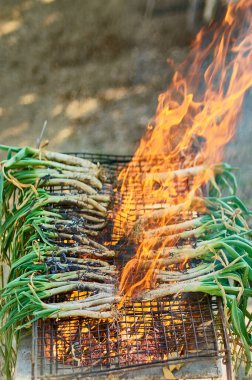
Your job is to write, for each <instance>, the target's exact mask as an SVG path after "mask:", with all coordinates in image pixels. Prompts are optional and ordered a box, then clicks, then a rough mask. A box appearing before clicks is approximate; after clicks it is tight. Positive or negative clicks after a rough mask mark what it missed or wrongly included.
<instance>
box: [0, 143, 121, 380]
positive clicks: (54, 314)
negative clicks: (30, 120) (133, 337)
mask: <svg viewBox="0 0 252 380" xmlns="http://www.w3.org/2000/svg"><path fill="white" fill-rule="evenodd" d="M0 149H3V150H7V158H6V160H4V161H2V162H1V174H0V236H1V241H0V252H1V263H2V265H3V266H5V270H3V267H2V288H1V290H0V302H1V310H0V321H1V328H0V338H1V342H0V343H1V344H0V349H1V353H2V356H3V363H4V368H3V371H4V372H5V374H6V376H7V378H11V377H12V374H13V368H14V365H15V358H16V355H15V351H16V350H15V341H16V343H17V342H18V337H19V331H20V329H21V328H22V327H23V326H26V325H29V324H31V322H32V321H35V320H37V319H38V318H47V317H51V318H59V317H67V316H85V317H90V318H109V317H111V316H113V315H114V312H113V304H114V303H115V302H116V301H117V297H116V286H115V285H116V281H117V277H118V276H117V271H116V268H115V266H114V265H112V264H110V262H109V261H110V259H111V258H112V257H113V256H114V255H115V253H114V251H112V250H110V249H108V248H106V247H105V246H103V245H101V244H99V243H98V242H97V236H99V233H100V232H101V230H102V229H103V228H104V227H105V225H106V215H107V206H108V203H109V201H110V199H109V197H108V196H107V195H104V194H102V193H100V192H99V191H100V190H101V189H102V187H103V182H104V181H105V174H104V171H103V169H102V168H101V167H100V166H99V164H98V165H95V164H93V163H91V162H90V161H88V160H84V159H81V158H78V157H72V156H70V155H64V154H59V153H53V152H48V151H43V150H36V149H32V148H24V149H19V148H11V147H6V146H0ZM52 186H53V188H52ZM52 189H53V190H52ZM64 189H67V190H64ZM69 189H70V190H69ZM6 268H8V271H7V270H6ZM7 272H8V273H7ZM73 291H78V292H82V293H81V294H83V296H81V297H79V299H77V300H71V294H72V292H73ZM60 295H64V298H63V299H62V298H60V297H59V296H60ZM53 296H54V298H53V299H52V297H53ZM60 300H61V301H62V300H63V301H64V302H60Z"/></svg>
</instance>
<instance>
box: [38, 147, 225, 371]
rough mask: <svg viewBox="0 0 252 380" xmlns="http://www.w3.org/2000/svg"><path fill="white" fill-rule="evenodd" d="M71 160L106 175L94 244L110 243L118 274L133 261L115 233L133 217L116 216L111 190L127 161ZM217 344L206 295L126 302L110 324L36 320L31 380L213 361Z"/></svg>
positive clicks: (216, 322) (213, 307) (214, 312)
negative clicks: (106, 206) (102, 221)
mask: <svg viewBox="0 0 252 380" xmlns="http://www.w3.org/2000/svg"><path fill="white" fill-rule="evenodd" d="M74 155H77V156H79V157H82V158H87V159H90V160H91V161H93V162H95V163H97V162H99V163H100V164H101V165H102V166H103V167H104V168H105V169H106V172H107V182H106V184H105V185H104V186H103V189H102V190H101V193H103V194H110V195H111V197H112V201H111V207H110V210H109V215H108V224H107V227H106V228H105V229H104V230H103V232H102V234H101V235H100V236H99V243H105V242H106V245H108V246H109V244H108V243H110V245H111V246H112V248H113V249H114V250H116V251H118V256H117V258H116V259H114V264H116V265H117V267H118V268H122V267H123V266H124V265H125V263H126V262H127V261H128V260H129V258H130V257H131V256H132V255H134V253H135V247H134V245H130V244H127V242H126V241H125V236H124V231H123V230H122V231H121V232H120V225H121V224H122V223H123V222H124V221H125V219H124V218H127V224H130V223H131V222H132V215H131V213H130V212H129V213H128V215H127V216H124V215H120V216H118V214H117V213H116V211H117V210H118V207H120V204H121V202H122V199H121V194H120V191H119V190H118V189H117V187H118V184H117V185H115V184H116V178H117V175H118V173H119V171H120V170H121V169H122V167H124V166H125V165H126V164H127V162H129V160H130V159H131V157H130V156H111V155H96V154H87V153H86V154H85V153H83V154H80V153H79V154H78V153H74ZM136 165H139V162H138V163H136ZM137 169H139V168H137ZM135 186H136V189H135V190H136V191H138V190H139V191H138V193H139V197H140V198H139V204H141V189H140V188H139V184H138V183H137V182H136V185H135ZM50 190H51V191H52V192H61V193H62V192H66V191H69V188H68V189H66V188H63V187H61V188H57V189H55V188H51V189H50ZM134 211H135V210H132V213H134ZM141 213H144V209H139V215H141ZM115 215H117V219H115ZM123 219H124V220H123ZM115 224H117V226H119V228H117V231H119V232H118V233H119V236H116V241H117V244H116V245H115V242H114V241H112V231H113V226H114V225H115ZM114 238H115V236H114ZM82 296H83V294H82V293H81V292H79V293H77V292H75V294H74V295H73V294H69V296H68V297H67V299H78V298H81V297H82ZM65 299H66V298H65ZM54 301H55V300H54ZM56 301H64V297H63V298H62V296H60V297H58V298H57V300H56ZM222 339H223V326H222V324H221V322H220V318H219V308H218V305H217V301H216V300H215V299H213V298H211V297H209V296H207V295H205V294H201V293H197V294H196V293H195V294H182V295H179V296H177V297H163V298H162V299H159V300H155V301H151V302H139V301H136V302H133V301H131V300H128V301H126V302H125V304H124V306H123V308H122V309H121V310H120V313H119V315H118V316H117V318H115V319H114V320H109V321H107V320H94V319H88V318H80V317H78V318H76V317H75V318H64V319H57V320H56V319H47V320H44V321H42V320H40V321H39V322H37V323H35V324H34V328H33V353H34V363H35V369H34V377H35V378H43V377H46V376H50V375H64V374H69V373H82V374H86V375H88V374H94V375H95V374H99V373H101V372H102V371H111V370H115V369H117V370H118V369H124V368H128V367H134V366H136V367H138V366H142V365H145V364H151V363H167V362H176V361H178V360H180V361H181V360H183V361H186V360H189V359H190V360H191V359H195V358H198V359H199V358H200V357H204V358H206V357H209V358H210V357H214V358H217V357H219V356H220V355H222V354H223V352H221V351H220V349H219V347H218V341H220V340H222ZM60 378H62V377H60Z"/></svg>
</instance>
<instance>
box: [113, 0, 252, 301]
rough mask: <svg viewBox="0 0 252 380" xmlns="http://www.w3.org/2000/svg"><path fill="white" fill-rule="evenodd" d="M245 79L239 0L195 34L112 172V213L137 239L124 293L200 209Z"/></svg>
mask: <svg viewBox="0 0 252 380" xmlns="http://www.w3.org/2000/svg"><path fill="white" fill-rule="evenodd" d="M251 85H252V0H240V1H239V2H238V3H234V2H230V4H229V5H228V7H227V12H226V16H225V17H224V19H223V21H222V24H221V25H220V26H219V27H218V28H217V27H216V25H214V24H212V25H211V26H210V28H209V29H208V30H207V31H206V30H201V31H200V32H199V33H198V35H197V37H196V39H195V42H194V44H193V46H192V49H191V52H190V53H189V55H188V58H187V60H186V62H184V63H183V64H182V65H181V66H180V67H179V68H178V69H177V71H176V72H175V74H174V77H173V80H172V83H171V85H170V87H169V88H168V90H167V91H166V92H164V93H162V94H161V95H160V96H159V99H158V107H157V111H156V116H155V119H154V123H153V124H151V125H149V126H148V128H147V132H146V134H145V136H144V137H143V138H142V140H141V142H140V145H139V148H138V149H137V151H136V153H135V155H134V158H133V160H132V161H131V162H130V164H129V165H128V166H127V167H126V168H125V169H123V170H122V171H121V173H120V174H119V177H118V180H119V182H121V183H122V186H121V194H122V205H121V207H120V209H119V210H118V214H117V217H118V218H120V219H122V218H124V220H125V222H124V225H123V228H124V229H125V230H126V231H127V234H128V236H129V238H133V239H136V240H137V241H138V249H137V252H136V254H135V256H134V257H133V259H131V260H130V261H129V262H128V263H127V265H126V266H125V268H124V270H123V272H122V276H121V282H120V290H121V292H123V293H124V294H125V295H127V296H132V295H133V294H136V293H137V292H139V291H141V290H143V289H147V288H150V287H152V286H153V284H154V283H155V272H156V270H157V269H162V260H160V258H161V257H162V254H163V252H164V250H169V251H170V250H171V249H172V248H173V247H175V246H176V244H177V243H178V237H177V235H176V227H175V225H177V224H178V223H183V222H185V221H189V220H190V219H192V218H194V217H197V214H198V213H199V212H200V211H202V204H201V202H200V197H201V196H202V191H204V190H202V189H204V186H206V184H207V183H208V182H209V180H210V179H211V178H212V177H213V171H214V170H216V166H215V165H216V164H218V163H220V162H221V161H222V159H223V148H224V146H225V145H226V144H227V143H228V142H229V141H230V140H231V139H232V137H233V136H234V133H235V128H236V123H237V118H238V116H239V113H240V111H241V107H242V103H243V98H244V95H245V92H246V91H247V90H248V89H249V88H250V87H251ZM139 188H141V194H140V195H139ZM196 199H197V201H196ZM125 215H127V216H128V219H127V218H125ZM129 219H130V222H131V223H129ZM169 227H170V228H169ZM174 229H175V230H174ZM139 230H140V231H142V233H139ZM167 230H168V231H169V232H168V233H167ZM146 231H147V233H144V232H146ZM150 231H151V232H150ZM164 231H166V232H165V233H164ZM114 236H117V227H116V226H115V228H114ZM139 236H140V237H139Z"/></svg>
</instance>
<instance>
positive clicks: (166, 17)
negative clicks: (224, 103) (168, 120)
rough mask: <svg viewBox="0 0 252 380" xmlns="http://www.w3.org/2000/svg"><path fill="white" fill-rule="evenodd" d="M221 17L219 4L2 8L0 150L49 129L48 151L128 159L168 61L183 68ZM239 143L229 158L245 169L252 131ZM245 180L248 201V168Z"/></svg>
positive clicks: (64, 0)
mask: <svg viewBox="0 0 252 380" xmlns="http://www.w3.org/2000/svg"><path fill="white" fill-rule="evenodd" d="M223 7H225V1H224V0H223V1H221V0H218V1H217V0H127V1H125V0H106V1H102V0H74V1H69V0H0V8H1V9H0V143H1V144H7V145H20V146H25V145H32V146H35V144H36V139H37V138H38V136H39V135H40V132H41V130H42V127H43V124H44V122H45V121H46V120H47V129H46V133H45V135H44V138H46V139H48V140H49V141H50V145H49V148H50V149H52V150H58V151H66V152H67V151H68V152H71V151H88V152H99V153H117V154H131V153H133V152H134V150H135V149H136V146H137V143H138V141H139V139H140V136H141V135H142V134H143V133H144V130H145V128H146V125H147V123H148V120H149V119H150V118H151V116H153V115H154V113H155V108H156V105H157V99H158V94H159V93H160V92H162V91H164V90H165V89H166V88H167V86H168V84H169V81H170V80H171V76H172V73H173V70H172V68H171V66H170V65H168V64H167V58H168V57H169V58H172V59H173V60H174V61H175V62H180V61H182V60H183V59H184V57H185V56H186V53H187V51H188V49H189V45H190V43H191V41H192V40H193V36H194V35H195V33H196V32H197V31H198V30H199V29H200V27H201V25H202V24H204V23H205V24H206V23H207V22H208V21H209V20H210V18H211V17H214V18H218V15H219V14H220V13H221V10H222V8H223ZM243 124H246V123H243ZM244 130H246V133H244ZM238 135H239V138H238V140H237V141H238V146H239V149H237V148H236V147H237V142H236V145H235V148H234V147H231V148H230V149H229V153H228V158H230V161H232V163H233V162H234V163H236V164H237V165H239V166H242V167H244V165H247V164H248V161H249V159H250V150H249V143H250V141H251V138H252V131H249V130H248V128H247V129H246V127H245V129H244V128H242V132H239V133H238ZM241 147H242V149H241ZM250 163H251V160H250ZM241 173H243V174H241V177H242V179H241V180H242V184H243V185H242V187H243V191H244V194H245V195H246V198H249V193H250V183H249V181H248V177H249V175H248V173H249V167H248V168H247V167H245V169H244V170H243V172H241ZM250 174H252V171H251V169H250ZM244 179H245V182H244ZM251 182H252V181H251ZM244 183H245V184H244Z"/></svg>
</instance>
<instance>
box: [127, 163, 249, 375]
mask: <svg viewBox="0 0 252 380" xmlns="http://www.w3.org/2000/svg"><path fill="white" fill-rule="evenodd" d="M220 168H221V167H220V166H219V169H218V171H217V175H215V178H213V179H212V183H213V184H214V186H210V187H209V191H208V196H205V197H200V198H199V197H197V196H195V197H194V198H192V199H191V210H197V209H198V210H199V209H201V210H204V211H203V212H199V213H194V214H190V215H189V217H187V218H186V217H185V215H183V217H182V220H181V214H180V212H181V210H183V209H184V204H177V205H173V206H171V207H167V208H162V209H159V210H153V211H151V212H149V213H148V214H147V215H143V216H141V217H140V218H139V219H138V220H137V221H136V223H135V225H134V227H133V229H132V230H131V238H132V239H133V240H134V241H137V242H138V244H140V246H141V245H142V246H148V242H149V241H151V239H153V237H157V236H158V239H156V247H154V249H152V250H148V251H146V252H144V260H140V258H139V257H135V258H134V259H133V260H132V262H131V263H128V264H130V265H131V267H132V268H137V273H146V268H147V269H149V268H150V267H152V268H153V278H152V288H151V289H149V290H145V291H144V292H142V293H141V295H140V297H139V298H141V300H143V301H149V300H152V299H156V298H160V297H163V296H167V295H175V294H179V293H183V292H203V293H207V294H210V295H213V296H219V297H222V299H223V303H224V306H225V311H226V314H227V317H228V321H229V324H230V328H231V330H232V332H233V334H234V336H236V339H235V345H234V352H233V354H234V355H233V358H234V360H235V363H236V365H238V364H240V363H241V362H242V361H243V362H245V363H246V372H247V373H248V372H249V370H250V367H251V346H252V338H251V331H252V330H251V321H252V315H251V313H250V312H249V309H248V300H249V298H250V297H251V296H252V242H251V240H250V239H249V235H250V233H251V231H250V230H249V227H248V225H247V222H246V220H245V218H246V216H248V215H251V212H249V211H248V210H247V208H246V207H245V205H244V204H243V203H242V201H241V200H240V199H239V198H238V197H237V196H236V195H235V191H236V188H237V185H236V180H235V177H234V175H233V173H232V172H231V170H232V168H230V167H229V166H228V165H223V176H222V174H221V171H220ZM172 175H173V174H172V173H171V174H170V176H172ZM227 178H228V179H229V181H227ZM224 186H225V187H226V188H228V192H230V191H231V192H232V195H226V196H222V195H221V193H222V192H223V187H224ZM199 205H200V207H199ZM165 216H166V217H167V219H169V221H170V223H169V224H167V225H162V226H161V227H159V226H160V223H158V221H159V220H162V218H164V217H165ZM163 220H164V219H163ZM157 226H158V227H157ZM152 245H153V244H152ZM160 246H161V248H162V249H160ZM155 248H156V250H155ZM139 252H141V250H139ZM153 263H154V264H153ZM185 263H187V264H188V263H189V264H188V265H186V264H185ZM154 280H155V281H154ZM125 281H127V278H125ZM153 284H154V285H153ZM123 286H124V284H123V283H121V287H123ZM237 347H239V349H237Z"/></svg>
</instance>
